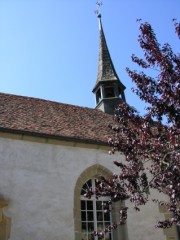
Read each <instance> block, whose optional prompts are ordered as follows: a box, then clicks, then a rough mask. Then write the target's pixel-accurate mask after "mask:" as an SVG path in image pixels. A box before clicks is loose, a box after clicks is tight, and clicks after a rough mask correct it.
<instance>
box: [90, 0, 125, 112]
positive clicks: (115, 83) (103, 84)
mask: <svg viewBox="0 0 180 240" xmlns="http://www.w3.org/2000/svg"><path fill="white" fill-rule="evenodd" d="M101 6H102V3H101V2H97V7H98V9H97V11H96V15H97V17H98V22H99V31H100V41H99V60H98V72H97V79H96V84H95V87H94V88H93V93H94V94H95V95H96V108H99V109H101V110H102V111H104V112H107V113H110V114H113V113H114V108H115V106H116V105H117V104H118V103H119V101H122V100H123V101H125V95H124V90H125V86H124V85H123V84H122V83H121V81H120V80H119V77H118V75H117V73H116V70H115V68H114V65H113V62H112V59H111V56H110V53H109V49H108V46H107V43H106V38H105V35H104V31H103V26H102V21H101V13H100V7H101Z"/></svg>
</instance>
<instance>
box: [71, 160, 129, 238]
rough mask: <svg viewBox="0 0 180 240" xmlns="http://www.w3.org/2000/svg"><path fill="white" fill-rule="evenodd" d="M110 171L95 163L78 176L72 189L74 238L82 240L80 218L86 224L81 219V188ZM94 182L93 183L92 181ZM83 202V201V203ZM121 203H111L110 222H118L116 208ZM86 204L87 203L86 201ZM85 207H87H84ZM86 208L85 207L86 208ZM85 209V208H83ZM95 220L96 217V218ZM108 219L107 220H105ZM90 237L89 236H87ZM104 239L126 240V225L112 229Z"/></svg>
mask: <svg viewBox="0 0 180 240" xmlns="http://www.w3.org/2000/svg"><path fill="white" fill-rule="evenodd" d="M111 174H112V172H111V171H110V170H108V169H107V168H105V167H103V166H101V165H99V164H95V165H93V166H91V167H89V168H87V169H86V170H85V171H84V172H83V173H82V174H81V175H80V176H79V178H78V180H77V182H76V185H75V191H74V230H75V240H83V239H84V238H83V236H84V235H83V229H82V220H83V221H84V223H83V224H87V223H86V220H85V219H82V211H81V210H82V197H81V196H82V189H83V187H84V186H85V184H86V183H88V182H90V181H91V183H92V181H93V180H94V179H96V178H97V177H98V176H100V175H102V176H103V177H105V178H106V177H108V176H109V175H111ZM93 184H94V183H93ZM83 204H85V203H83ZM93 204H94V203H93ZM121 205H122V203H120V202H117V203H115V204H114V205H113V210H112V216H111V217H112V218H111V220H112V222H118V218H119V214H118V210H119V208H120V206H121ZM86 206H87V203H86ZM86 208H87V207H86ZM86 210H87V209H86ZM83 211H85V209H84V210H83ZM93 211H94V210H93ZM96 220H97V219H96ZM107 221H108V220H107ZM89 237H90V236H89ZM86 239H88V240H89V239H91V240H96V238H88V236H86ZM105 239H112V240H120V239H122V240H126V239H127V228H126V226H120V227H118V229H117V230H115V231H113V233H112V236H110V235H109V236H107V238H105Z"/></svg>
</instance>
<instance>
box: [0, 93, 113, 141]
mask: <svg viewBox="0 0 180 240" xmlns="http://www.w3.org/2000/svg"><path fill="white" fill-rule="evenodd" d="M112 121H113V117H112V116H111V115H108V114H106V113H103V112H102V111H100V110H96V109H90V108H87V107H79V106H74V105H69V104H62V103H57V102H52V101H47V100H42V99H38V98H31V97H23V96H16V95H11V94H4V93H0V131H8V132H15V133H24V134H31V135H39V136H49V137H53V138H59V139H64V140H76V141H81V142H90V143H100V144H103V145H104V144H106V143H107V138H108V136H111V132H110V129H109V128H108V124H109V123H110V122H111V123H112Z"/></svg>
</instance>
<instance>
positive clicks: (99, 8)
mask: <svg viewBox="0 0 180 240" xmlns="http://www.w3.org/2000/svg"><path fill="white" fill-rule="evenodd" d="M96 5H97V10H96V11H95V14H96V15H97V17H101V6H102V2H101V1H97V3H96Z"/></svg>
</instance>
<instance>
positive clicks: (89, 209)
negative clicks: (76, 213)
mask: <svg viewBox="0 0 180 240" xmlns="http://www.w3.org/2000/svg"><path fill="white" fill-rule="evenodd" d="M96 184H97V180H96V179H95V178H93V179H90V180H88V181H87V182H86V183H85V184H84V185H83V187H82V189H81V230H82V240H98V237H96V236H93V235H92V232H93V231H98V232H99V231H103V230H104V229H105V228H106V227H108V226H109V225H111V222H112V218H111V211H108V210H107V207H105V206H106V202H107V201H108V198H107V197H101V198H98V199H97V198H96V196H91V198H90V199H88V198H87V197H85V195H86V193H87V192H88V191H89V190H92V191H93V192H94V191H95V188H96ZM102 239H103V240H113V236H112V232H107V233H106V234H105V235H104V238H102Z"/></svg>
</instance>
